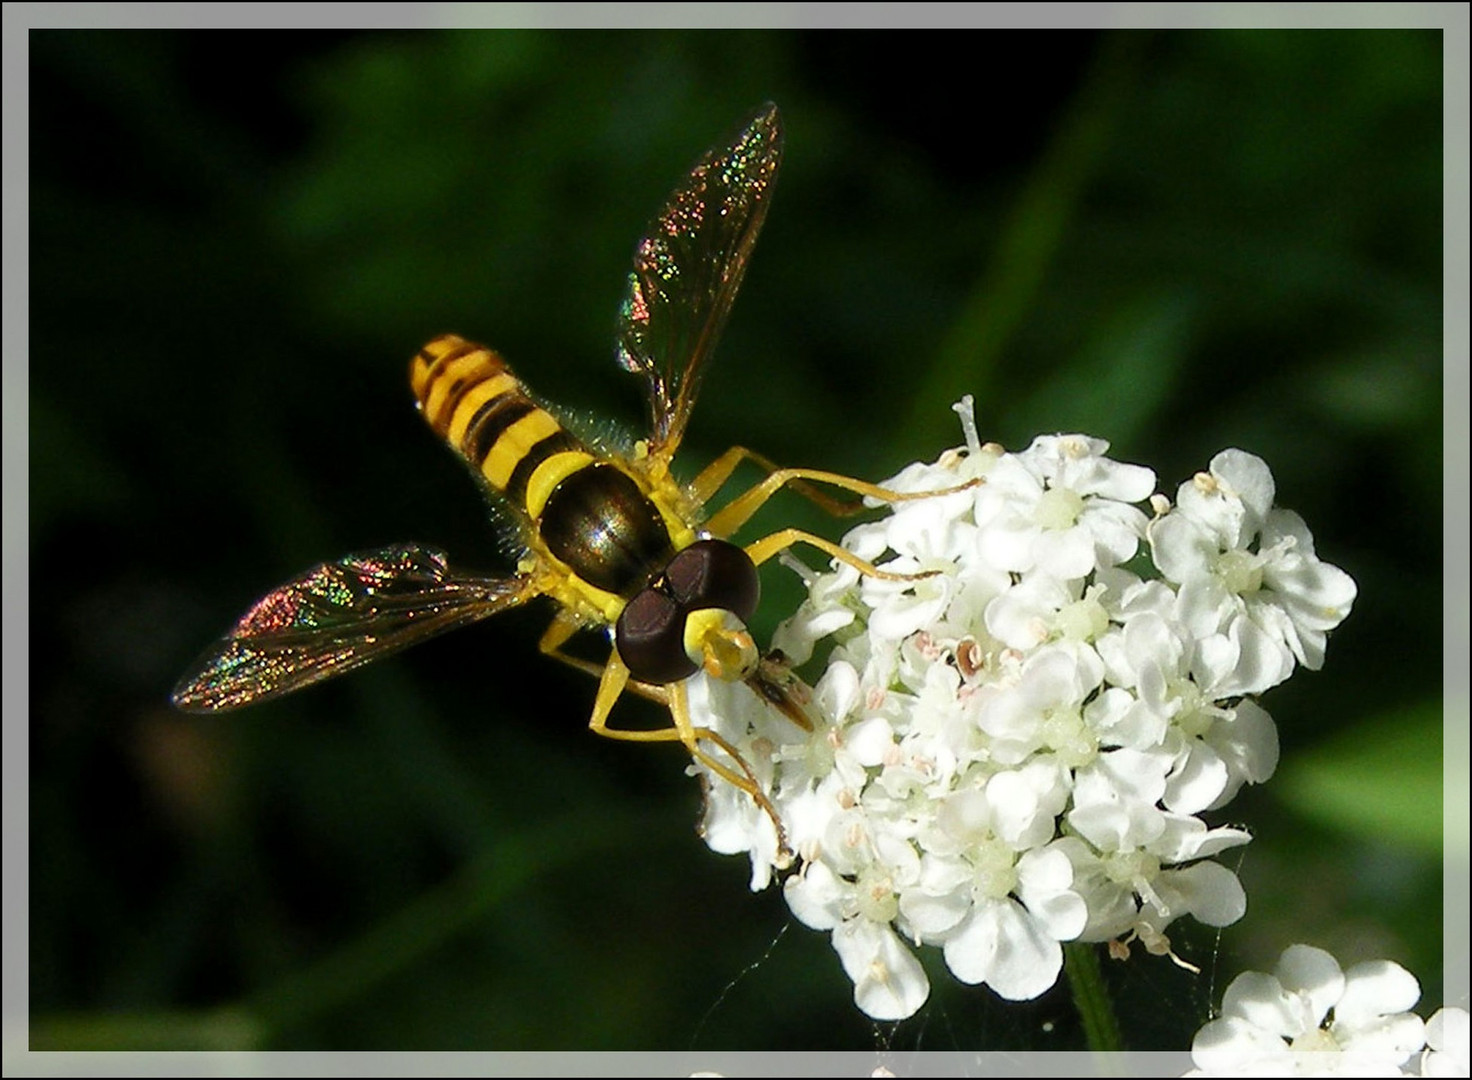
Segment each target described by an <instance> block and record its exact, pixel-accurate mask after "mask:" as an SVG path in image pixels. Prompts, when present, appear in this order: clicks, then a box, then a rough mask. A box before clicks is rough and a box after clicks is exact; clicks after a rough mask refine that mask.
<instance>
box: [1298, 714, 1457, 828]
mask: <svg viewBox="0 0 1472 1080" xmlns="http://www.w3.org/2000/svg"><path fill="white" fill-rule="evenodd" d="M1442 712H1443V707H1442V703H1441V701H1439V700H1437V701H1431V702H1426V703H1425V704H1422V705H1419V706H1411V707H1408V708H1406V709H1404V710H1401V711H1399V712H1396V713H1393V714H1389V715H1385V716H1381V717H1378V718H1376V719H1375V720H1372V721H1369V722H1366V723H1363V724H1360V725H1358V726H1356V727H1354V728H1351V729H1349V730H1348V731H1346V732H1344V733H1343V734H1342V735H1339V736H1337V737H1336V738H1334V739H1332V740H1330V741H1327V742H1325V743H1323V744H1322V745H1320V746H1318V747H1315V748H1313V749H1312V750H1309V751H1307V752H1306V753H1304V754H1301V755H1299V756H1298V757H1297V758H1295V759H1294V760H1293V761H1290V762H1285V763H1284V765H1283V767H1282V768H1281V769H1280V770H1279V773H1278V777H1277V779H1275V780H1274V782H1273V783H1274V787H1275V788H1276V789H1277V792H1278V795H1279V797H1280V798H1282V799H1283V801H1284V802H1285V803H1287V804H1289V805H1290V806H1292V807H1293V808H1294V809H1295V810H1297V811H1298V812H1299V813H1301V814H1303V815H1304V816H1305V817H1310V818H1313V819H1314V820H1316V821H1318V822H1320V823H1321V824H1323V825H1326V826H1328V827H1329V828H1332V829H1335V830H1338V831H1344V832H1351V833H1356V834H1360V835H1363V834H1366V833H1368V834H1371V835H1373V836H1375V837H1378V838H1379V839H1382V840H1385V841H1388V842H1390V843H1393V844H1397V845H1401V846H1408V847H1414V848H1418V849H1420V850H1423V851H1427V852H1432V853H1435V852H1439V851H1441V850H1442V846H1443V835H1442ZM1462 760H1465V755H1463V756H1462ZM1453 820H1456V818H1455V816H1454V817H1453ZM1461 821H1462V829H1463V832H1462V835H1461V837H1460V839H1455V838H1454V845H1455V844H1457V843H1459V844H1460V845H1461V847H1462V849H1463V850H1465V849H1466V846H1467V838H1466V832H1465V829H1466V820H1465V817H1463V818H1462V819H1461Z"/></svg>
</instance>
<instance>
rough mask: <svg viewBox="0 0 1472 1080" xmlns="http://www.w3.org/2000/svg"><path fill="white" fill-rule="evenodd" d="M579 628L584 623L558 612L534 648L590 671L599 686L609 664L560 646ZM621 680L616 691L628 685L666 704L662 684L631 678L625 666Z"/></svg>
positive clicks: (642, 695)
mask: <svg viewBox="0 0 1472 1080" xmlns="http://www.w3.org/2000/svg"><path fill="white" fill-rule="evenodd" d="M582 629H583V624H582V623H581V622H579V621H578V620H577V619H576V618H575V617H573V616H572V615H570V614H568V613H567V612H566V611H561V612H558V614H557V616H556V617H555V618H554V619H553V620H552V624H551V625H550V626H548V627H547V632H546V633H545V634H543V635H542V640H541V641H539V642H538V643H537V648H538V649H540V650H541V651H542V652H543V653H544V654H546V655H547V656H550V657H551V658H552V659H554V660H560V661H561V662H562V663H564V664H566V665H567V666H568V667H571V668H576V669H577V670H578V671H581V672H583V673H584V674H585V675H591V676H593V678H595V679H598V680H599V681H600V690H601V685H602V680H604V679H605V678H607V677H608V664H595V663H593V661H591V660H584V659H582V658H581V657H578V656H570V655H568V654H567V653H565V652H563V651H562V646H564V645H566V644H567V642H568V639H569V638H571V637H572V636H573V634H575V633H577V632H578V631H579V630H582ZM614 655H615V656H616V655H618V654H617V653H615V654H614ZM623 680H624V681H623V684H621V685H620V686H619V693H622V692H623V691H624V690H625V689H629V690H632V691H633V692H634V693H636V694H638V695H639V696H640V697H644V698H648V699H649V700H650V701H657V702H659V704H661V705H668V704H669V693H668V691H667V690H666V689H665V688H664V687H663V686H654V685H652V684H651V683H643V682H639V681H638V680H636V679H630V678H629V672H628V669H627V668H624V672H623ZM617 699H618V694H614V700H615V701H616V700H617ZM608 707H609V708H610V709H611V708H613V702H612V701H610V702H609V703H608Z"/></svg>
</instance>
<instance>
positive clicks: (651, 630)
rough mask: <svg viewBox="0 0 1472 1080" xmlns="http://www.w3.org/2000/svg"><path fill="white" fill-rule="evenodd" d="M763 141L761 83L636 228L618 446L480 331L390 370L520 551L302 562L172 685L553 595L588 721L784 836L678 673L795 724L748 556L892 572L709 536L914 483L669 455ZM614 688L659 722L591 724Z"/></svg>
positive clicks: (737, 277) (314, 675)
mask: <svg viewBox="0 0 1472 1080" xmlns="http://www.w3.org/2000/svg"><path fill="white" fill-rule="evenodd" d="M781 155H782V129H781V120H780V117H779V115H778V112H777V108H776V106H774V105H770V104H769V105H766V106H764V107H763V108H761V109H759V110H758V111H757V112H756V113H755V114H754V115H753V116H752V117H751V118H750V120H749V121H748V122H747V124H746V126H745V127H744V128H743V129H742V131H741V132H740V134H738V135H737V136H736V138H735V139H734V141H732V142H731V143H730V145H728V146H726V147H724V148H722V149H718V150H714V151H712V152H710V153H709V154H707V155H706V156H705V157H704V158H703V159H702V160H701V161H700V162H699V163H698V164H697V165H696V166H695V168H694V169H692V170H691V172H690V174H689V175H688V176H687V177H686V178H685V180H684V182H683V183H681V184H680V186H679V187H677V188H676V189H675V190H674V192H673V193H672V194H671V195H670V197H669V200H668V201H667V202H666V203H665V206H664V208H663V210H662V211H661V212H660V213H659V215H658V216H657V217H656V218H655V219H654V221H653V222H652V223H651V225H650V227H649V230H648V232H647V233H646V235H645V237H644V238H643V239H642V240H641V241H640V242H639V244H638V246H637V247H636V249H635V253H634V267H633V271H632V273H631V274H630V275H629V285H628V292H627V294H626V296H625V299H624V302H623V304H622V306H621V308H620V312H619V326H618V342H617V349H618V359H619V361H620V363H621V364H622V366H623V367H624V368H626V369H627V370H629V371H631V372H634V373H635V374H637V375H639V376H640V377H641V378H642V379H643V381H644V387H645V392H646V394H647V397H648V401H649V408H650V414H651V415H650V419H651V427H650V432H649V435H648V437H647V438H646V439H644V440H642V441H641V442H639V443H637V444H636V445H635V447H634V449H633V451H632V452H625V451H620V450H617V449H614V448H611V447H608V446H603V445H595V444H594V443H593V442H591V441H584V440H583V439H580V438H579V437H578V436H576V435H574V434H573V433H572V432H570V431H569V430H568V429H567V428H566V427H564V426H563V424H562V422H561V421H559V420H558V419H557V418H556V416H555V414H554V413H553V412H552V411H550V410H549V409H548V408H547V407H545V406H544V405H542V404H541V403H540V402H538V400H537V399H536V398H534V397H533V396H532V395H531V393H530V392H529V391H528V390H527V389H526V387H524V386H523V385H522V383H521V382H520V380H519V379H517V377H516V376H515V375H513V374H512V373H511V370H510V368H509V367H508V366H507V364H506V362H505V361H504V360H502V358H501V357H500V356H499V355H498V354H496V353H495V352H493V351H491V350H490V349H487V348H486V347H484V346H482V345H475V344H472V343H471V342H468V341H466V340H464V339H462V338H460V337H456V336H454V335H445V336H442V337H439V338H436V339H435V340H434V341H431V342H430V343H429V344H428V345H426V346H425V347H424V348H423V349H421V350H420V352H419V354H418V355H417V356H415V357H414V359H413V361H412V362H411V365H410V381H411V384H412V386H413V390H414V395H415V398H416V400H417V402H418V407H419V410H420V412H421V413H422V415H423V416H424V419H425V420H426V421H427V422H428V423H429V425H430V427H431V428H433V429H434V430H435V431H436V432H437V433H438V434H439V435H441V436H442V437H443V438H444V439H445V440H446V441H447V442H448V443H449V445H450V447H451V449H453V450H454V451H455V452H456V453H457V454H458V455H459V456H460V457H461V458H462V459H463V460H464V461H465V463H466V464H467V465H468V466H469V467H470V469H471V471H472V472H473V473H474V474H475V476H476V478H477V479H478V481H479V482H480V483H481V485H482V487H483V488H484V489H485V491H486V492H487V493H488V494H489V495H490V497H491V499H492V501H493V502H495V503H497V504H499V505H501V506H502V507H504V508H505V510H506V515H507V516H508V517H510V518H511V519H513V520H514V521H515V523H516V524H517V526H518V527H519V532H520V541H521V543H522V545H523V549H524V554H523V557H522V558H521V560H520V562H519V564H518V566H517V570H516V572H515V573H514V574H512V575H510V576H501V577H488V576H483V575H479V574H473V573H465V572H462V571H460V570H457V569H452V568H451V566H450V565H449V563H448V561H447V559H446V556H445V555H444V554H443V553H442V552H440V551H438V550H436V549H434V548H431V547H424V546H421V545H417V544H400V545H396V546H394V547H389V548H385V549H383V550H379V551H372V552H364V553H359V554H354V555H348V556H346V557H345V558H342V559H338V560H337V561H335V562H328V563H323V564H321V565H319V566H316V567H314V568H312V569H311V570H308V571H307V572H306V573H305V574H303V575H301V576H300V577H298V578H296V579H294V580H292V581H289V582H287V583H286V584H284V585H282V586H280V587H278V588H276V589H273V590H272V591H271V592H269V593H267V594H266V595H265V596H264V597H262V598H261V599H260V600H259V601H257V602H256V603H255V605H254V606H253V607H251V609H250V610H249V611H248V612H246V614H245V615H244V616H243V617H242V618H241V619H240V621H239V622H237V623H236V624H235V626H234V627H232V628H231V629H230V631H229V632H228V633H226V634H225V636H224V637H223V638H222V639H221V640H220V641H219V642H217V643H216V644H215V646H214V647H213V648H212V649H211V650H209V651H208V652H207V653H206V654H205V655H204V656H203V657H202V658H201V659H200V661H199V663H198V664H197V665H196V667H195V668H194V670H193V671H192V672H191V673H190V674H189V675H188V676H186V677H185V678H184V679H183V681H181V682H180V683H179V685H178V687H177V688H176V689H175V690H174V694H173V701H174V704H175V705H176V706H177V707H178V708H180V709H184V710H186V711H189V712H217V711H222V710H227V709H234V708H238V707H240V706H243V705H249V704H252V703H254V702H257V701H266V700H268V699H270V698H274V697H277V696H279V695H282V694H287V693H291V692H292V691H295V690H299V689H301V688H302V687H305V686H310V685H312V684H313V683H316V682H319V681H321V680H323V679H326V678H330V677H332V676H334V675H339V674H342V673H343V672H347V671H351V670H353V669H354V668H357V667H359V666H361V665H363V664H366V663H368V662H370V661H373V660H377V659H378V658H380V657H383V656H387V655H390V654H392V653H395V652H398V651H399V650H400V649H403V648H406V647H408V646H409V645H412V644H414V643H416V642H418V641H422V640H424V639H425V638H428V637H432V636H434V635H436V634H440V633H443V632H444V631H447V630H451V629H454V628H456V627H460V626H466V625H469V624H470V623H474V622H479V621H480V620H481V619H485V618H489V617H490V616H492V615H495V614H496V613H497V612H500V611H505V610H507V609H508V608H512V607H516V606H517V605H520V604H524V603H526V602H527V601H529V600H532V599H533V598H536V597H540V596H546V597H551V598H552V599H553V600H555V601H556V602H557V603H558V605H559V611H558V613H557V615H556V616H555V617H554V618H553V620H552V623H551V625H550V626H549V627H548V629H547V631H546V633H545V634H544V635H543V637H542V639H541V643H540V648H541V650H542V651H543V652H544V653H547V654H549V655H551V656H554V657H556V658H557V659H560V660H563V661H564V662H566V663H568V664H571V665H572V666H574V667H577V668H579V669H581V670H584V671H587V672H589V673H591V674H593V675H594V676H595V677H597V678H598V680H599V685H598V693H597V697H596V700H595V703H594V707H593V714H592V718H591V720H590V721H589V726H590V727H591V728H592V729H593V730H594V731H595V732H597V733H598V734H600V735H605V736H608V737H610V738H615V739H627V740H633V741H638V742H679V743H681V744H683V745H684V747H685V748H686V750H688V751H689V753H690V754H691V756H692V757H693V758H694V759H695V760H697V761H699V762H701V763H702V764H704V765H705V766H707V767H708V768H709V769H710V770H711V771H712V772H713V773H715V774H716V775H717V776H719V777H721V778H723V779H724V780H726V781H728V782H730V783H732V784H734V785H736V787H738V788H739V789H741V790H742V791H744V792H746V793H747V794H749V795H750V796H751V797H752V798H753V799H754V800H755V801H756V802H757V803H758V804H759V805H760V806H761V807H762V809H763V810H764V811H765V812H766V813H767V814H768V816H770V817H771V819H772V821H773V824H774V825H776V827H777V833H778V842H779V848H785V841H784V840H783V831H782V826H781V823H780V821H779V820H778V817H777V814H776V812H775V810H774V809H773V807H772V805H771V803H770V801H769V800H768V799H767V796H766V795H765V794H764V793H763V791H762V789H761V786H760V785H759V783H758V782H757V780H756V777H755V775H754V774H753V772H752V769H751V767H750V766H749V765H748V764H747V762H746V761H745V760H744V759H743V758H742V756H741V754H740V753H739V752H738V751H737V750H736V748H735V747H734V746H732V745H731V744H730V743H729V742H727V740H725V739H724V738H723V737H721V736H720V735H719V734H718V733H716V732H714V731H711V730H709V729H708V728H704V727H697V726H695V724H694V722H693V720H692V718H691V714H690V707H689V703H688V700H687V697H686V691H685V686H684V682H683V680H685V679H686V678H687V677H689V676H690V675H693V674H694V673H695V672H696V671H698V670H700V669H702V668H703V669H704V670H705V671H707V672H708V673H710V674H711V675H713V676H716V677H719V678H722V679H727V680H742V681H745V682H746V683H748V684H749V685H750V686H751V687H752V689H753V690H754V691H755V692H756V693H757V694H759V695H760V696H761V697H762V698H763V699H764V700H766V701H769V702H771V703H773V704H775V705H776V706H777V707H779V708H780V709H782V711H783V712H784V713H785V714H786V715H787V716H789V717H790V718H791V719H792V720H793V722H794V723H796V724H799V725H800V726H802V727H804V728H808V729H809V730H810V729H811V722H810V721H809V720H808V719H807V717H806V715H805V713H804V712H803V709H802V706H801V702H800V701H799V700H798V698H797V695H796V694H795V693H794V692H793V690H792V686H793V684H794V683H795V679H794V677H792V676H791V675H790V673H788V672H787V671H786V669H785V667H784V665H783V664H782V663H781V661H780V660H778V659H775V658H772V657H765V656H763V655H762V654H761V653H760V652H759V650H758V649H757V647H756V645H755V644H754V642H753V640H752V637H751V634H750V633H749V632H748V631H747V629H746V621H747V620H748V619H749V618H750V617H751V615H752V613H753V612H754V610H755V609H756V605H757V599H758V594H759V582H758V578H757V566H758V565H760V564H761V563H763V562H765V561H767V560H768V559H770V558H771V557H772V556H774V555H776V554H777V553H779V552H781V551H783V550H785V549H786V548H788V547H791V546H792V545H794V544H797V543H806V544H809V545H811V546H813V547H816V548H818V549H820V550H822V551H824V552H826V553H827V554H828V555H830V556H832V557H833V558H835V559H839V560H841V561H843V562H846V563H848V564H849V565H851V566H853V567H855V568H856V569H858V570H859V571H860V572H861V573H864V574H871V575H877V576H880V577H884V578H899V579H905V576H904V575H896V574H890V573H886V572H884V571H882V570H879V569H878V568H876V567H874V566H872V565H871V564H869V563H867V562H864V561H863V560H861V559H859V558H857V557H856V556H854V555H852V554H850V553H849V552H847V551H844V550H843V549H842V548H840V547H838V546H837V545H836V544H833V543H831V542H830V541H828V540H824V539H823V538H821V537H818V536H815V535H812V534H810V533H806V532H802V531H800V530H797V529H783V530H781V531H779V532H776V533H773V534H772V535H770V536H766V537H763V538H762V539H759V540H756V541H754V542H752V543H749V544H747V545H745V546H744V547H740V546H737V545H735V544H733V543H731V542H729V541H728V540H727V539H726V538H727V537H729V536H730V535H731V534H733V533H734V532H735V531H736V530H737V529H739V528H740V527H741V526H742V525H743V524H744V523H745V522H746V521H747V519H749V518H750V517H751V515H752V514H753V513H755V512H756V510H757V509H758V508H759V507H760V506H761V505H762V504H763V503H765V502H766V501H767V499H768V498H770V497H771V495H772V494H773V493H774V492H776V491H777V490H778V489H779V488H782V487H783V486H786V485H794V486H796V487H798V488H799V489H800V490H802V492H803V493H804V494H805V495H806V496H807V497H809V498H813V499H815V500H816V501H819V502H820V503H822V504H823V505H826V506H829V508H830V509H835V510H843V509H849V508H850V507H849V506H848V504H844V503H841V502H840V501H838V500H833V499H829V498H827V497H826V496H824V495H823V494H822V493H821V492H819V491H817V490H815V489H811V488H808V487H807V483H806V482H808V481H817V482H819V483H825V484H829V485H833V486H835V487H837V488H840V489H842V490H845V491H849V492H852V493H854V494H856V495H860V496H871V497H874V498H877V499H880V500H883V501H895V500H898V499H907V498H916V497H917V496H916V495H913V494H911V495H902V494H899V493H896V492H890V491H886V490H884V489H881V488H879V487H876V486H874V485H872V484H867V483H864V482H862V481H859V480H854V479H851V478H848V477H844V476H840V475H837V474H834V473H827V472H821V471H817V470H812V469H779V468H777V467H776V466H774V465H772V464H771V463H770V462H769V461H767V460H766V459H765V458H763V457H761V456H760V455H758V454H755V453H753V452H752V451H750V450H747V449H745V448H744V447H739V446H737V447H732V448H731V449H730V450H728V451H726V452H725V453H724V454H722V455H721V456H720V457H718V458H717V459H716V460H715V461H714V462H712V463H711V464H710V465H709V466H707V467H706V469H705V470H704V471H703V472H701V473H700V474H699V475H698V476H697V477H696V478H695V480H694V481H693V482H691V483H690V484H688V485H682V484H681V483H679V482H678V481H677V480H676V479H675V478H674V476H673V475H672V474H671V472H670V464H671V461H672V459H673V458H674V455H675V451H676V450H677V449H678V448H679V445H680V441H681V439H682V438H683V436H684V434H685V426H686V424H687V422H688V421H689V419H690V413H691V410H692V409H693V408H694V405H695V396H696V391H697V389H698V388H699V383H700V376H701V373H702V370H703V368H704V365H705V361H706V360H707V358H708V357H709V356H710V354H711V351H712V349H713V348H714V347H715V343H716V339H717V338H718V337H719V335H720V331H721V328H722V326H723V325H724V324H725V321H726V316H727V314H728V313H729V312H730V309H731V303H732V301H733V299H734V298H735V296H736V291H737V289H738V288H739V287H740V285H741V279H742V276H743V275H744V274H745V272H746V266H747V262H748V260H749V259H750V257H751V251H752V246H753V244H754V243H755V242H756V236H757V232H758V231H759V230H760V229H761V226H762V221H763V219H764V218H765V217H766V214H767V209H768V206H769V205H770V200H771V193H772V185H773V182H774V181H775V179H776V175H777V168H778V165H779V163H780V161H781ZM743 461H750V462H752V463H754V464H756V465H757V466H759V467H761V468H762V469H764V470H765V472H766V476H765V478H764V479H763V480H761V481H760V482H758V483H757V484H756V485H755V486H753V487H751V488H750V489H749V490H747V491H745V492H744V493H742V494H741V495H739V496H737V497H736V498H734V499H733V500H732V501H730V502H729V503H727V504H726V505H725V506H723V507H722V508H721V509H720V510H718V511H716V512H715V513H712V514H709V515H706V513H705V505H706V503H707V501H708V500H710V499H711V497H712V496H713V495H715V493H716V492H717V491H719V490H720V488H721V487H723V486H724V485H725V483H726V482H727V480H728V479H729V478H730V477H731V475H732V473H733V472H734V471H735V469H736V468H737V466H738V465H739V464H741V463H742V462H743ZM926 494H929V493H926ZM853 508H857V506H856V505H855V506H854V507H853ZM585 628H606V629H607V631H608V633H609V636H610V638H611V640H612V645H613V648H612V652H611V654H610V656H609V659H608V661H607V662H606V663H605V664H603V665H602V666H599V665H597V664H594V663H592V662H589V661H586V660H582V659H579V658H577V657H573V656H570V655H568V654H566V653H564V652H562V646H563V645H564V644H565V643H566V642H567V641H568V640H569V639H570V638H571V637H572V636H573V634H574V633H576V632H577V631H578V630H580V629H585ZM625 689H632V690H634V691H635V692H637V693H639V694H642V695H643V696H645V697H648V698H652V699H653V700H655V701H658V702H660V703H662V704H664V705H665V706H667V707H668V709H669V712H670V717H671V724H670V726H669V727H667V728H659V729H654V730H626V729H620V728H613V727H610V726H609V725H608V720H609V714H610V712H611V710H612V709H613V706H614V703H615V702H616V701H617V700H618V698H619V696H620V695H621V694H622V693H623V692H624V690H625ZM707 747H710V748H712V749H713V750H714V751H715V752H716V753H718V754H720V755H722V757H723V758H724V760H722V759H721V758H718V757H716V756H714V755H713V753H712V752H710V751H709V750H707Z"/></svg>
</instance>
